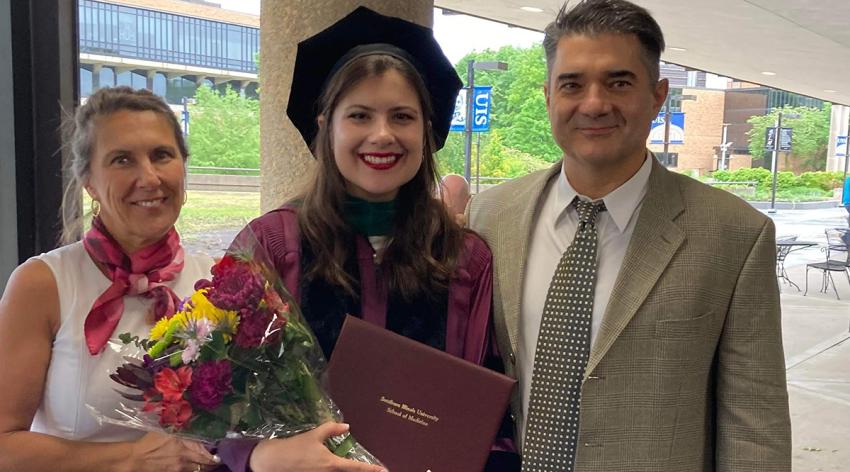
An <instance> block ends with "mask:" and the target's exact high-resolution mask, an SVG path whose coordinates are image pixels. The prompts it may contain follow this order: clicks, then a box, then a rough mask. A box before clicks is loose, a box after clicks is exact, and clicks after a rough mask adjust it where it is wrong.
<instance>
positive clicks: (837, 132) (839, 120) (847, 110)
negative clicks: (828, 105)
mask: <svg viewBox="0 0 850 472" xmlns="http://www.w3.org/2000/svg"><path fill="white" fill-rule="evenodd" d="M848 122H850V107H846V106H844V105H836V104H833V105H832V116H831V117H830V122H829V145H828V147H827V153H826V170H828V171H833V172H844V160H845V159H847V156H846V155H845V156H844V157H838V156H836V154H846V152H847V148H846V146H842V147H841V149H840V150H839V149H838V146H837V144H838V136H847V124H848ZM838 151H840V152H838Z"/></svg>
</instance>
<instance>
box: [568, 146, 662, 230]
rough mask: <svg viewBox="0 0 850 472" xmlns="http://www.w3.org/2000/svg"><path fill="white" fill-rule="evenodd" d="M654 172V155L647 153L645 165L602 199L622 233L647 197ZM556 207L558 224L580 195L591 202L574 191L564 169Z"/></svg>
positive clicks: (582, 196) (582, 197) (587, 199)
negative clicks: (650, 179) (650, 176)
mask: <svg viewBox="0 0 850 472" xmlns="http://www.w3.org/2000/svg"><path fill="white" fill-rule="evenodd" d="M651 171H652V155H651V154H649V153H648V152H647V154H646V157H645V158H644V161H643V164H642V165H641V166H640V169H638V171H637V172H635V175H633V176H632V177H631V178H630V179H629V180H627V181H626V182H625V183H623V185H620V186H619V187H617V188H616V189H614V191H612V192H611V193H609V194H608V195H605V196H604V197H602V199H601V200H602V201H603V202H605V209H606V211H607V212H608V214H610V215H611V219H612V220H614V224H616V225H617V229H618V230H619V231H620V232H621V233H622V232H623V231H625V230H626V227H627V226H628V225H629V221H630V220H631V219H632V216H634V214H635V210H637V208H638V206H639V205H640V202H641V200H643V197H644V195H646V188H647V185H648V184H649V174H650V172H651ZM555 192H556V194H555V205H554V207H553V211H554V213H553V215H552V221H553V222H557V221H558V220H559V219H560V218H562V217H563V216H564V215H565V214H566V213H567V210H568V209H569V208H570V204H572V202H573V199H574V198H575V197H576V196H577V195H578V196H579V198H581V199H582V200H586V201H590V198H588V197H585V196H584V195H579V194H578V193H576V191H575V189H573V187H572V185H570V182H569V181H568V180H567V178H566V176H565V175H564V168H563V166H562V167H561V173H560V175H559V176H558V179H557V184H556V189H555Z"/></svg>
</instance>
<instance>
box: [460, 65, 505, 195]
mask: <svg viewBox="0 0 850 472" xmlns="http://www.w3.org/2000/svg"><path fill="white" fill-rule="evenodd" d="M476 70H508V64H507V63H506V62H501V61H488V62H476V61H475V59H470V60H469V62H467V63H466V123H465V126H464V134H465V136H464V138H465V139H464V143H463V156H464V162H463V176H464V178H466V181H467V182H469V181H470V179H471V178H472V175H471V174H472V122H473V120H474V118H475V117H474V116H473V113H474V110H475V109H474V104H473V100H474V99H475V71H476Z"/></svg>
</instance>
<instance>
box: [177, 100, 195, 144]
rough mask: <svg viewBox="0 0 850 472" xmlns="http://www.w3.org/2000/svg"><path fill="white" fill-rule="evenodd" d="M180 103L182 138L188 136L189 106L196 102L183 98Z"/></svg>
mask: <svg viewBox="0 0 850 472" xmlns="http://www.w3.org/2000/svg"><path fill="white" fill-rule="evenodd" d="M180 101H181V102H182V103H183V111H182V115H183V136H189V105H194V104H195V103H197V100H195V99H194V98H189V97H183V98H182V99H180Z"/></svg>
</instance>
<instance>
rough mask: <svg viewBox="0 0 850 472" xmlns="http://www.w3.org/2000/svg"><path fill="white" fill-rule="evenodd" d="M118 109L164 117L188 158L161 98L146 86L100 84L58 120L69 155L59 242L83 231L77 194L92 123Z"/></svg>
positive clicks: (82, 179)
mask: <svg viewBox="0 0 850 472" xmlns="http://www.w3.org/2000/svg"><path fill="white" fill-rule="evenodd" d="M120 110H130V111H152V112H154V113H157V114H159V115H160V116H162V117H163V118H165V120H166V121H167V122H168V124H169V125H170V126H171V128H172V129H173V131H174V139H175V141H176V142H177V147H178V149H179V150H180V154H181V155H182V156H183V161H184V162H186V160H187V159H188V158H189V149H188V148H187V147H186V140H185V139H183V130H182V129H181V128H180V122H178V121H177V117H176V116H175V115H174V112H173V111H172V110H171V107H169V106H168V103H166V102H165V100H163V99H162V98H160V97H158V96H156V95H154V94H153V93H152V92H150V91H148V90H144V89H142V90H135V89H133V88H130V87H123V86H122V87H111V88H102V89H100V90H98V91H97V92H95V93H93V94H92V95H91V96H90V97H89V98H88V100H86V103H85V104H83V105H82V106H80V107H79V108H77V111H76V112H75V113H74V114H73V115H70V114H68V115H66V116H65V119H64V120H63V122H62V142H63V146H64V147H66V148H67V149H68V151H69V152H70V155H71V158H70V159H69V161H68V164H67V167H66V169H65V175H67V176H68V182H67V184H66V185H65V190H64V193H63V195H62V209H61V214H62V215H61V216H62V234H61V236H60V240H59V242H60V243H61V244H68V243H71V242H74V241H76V240H78V239H79V237H80V235H81V234H82V231H83V219H84V217H85V215H84V212H83V208H82V199H81V198H80V197H81V194H82V190H83V185H84V184H85V181H86V179H88V177H89V173H90V172H91V157H92V150H93V148H94V141H95V123H96V122H97V119H98V118H101V117H105V116H109V115H110V114H112V113H115V112H117V111H120Z"/></svg>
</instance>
